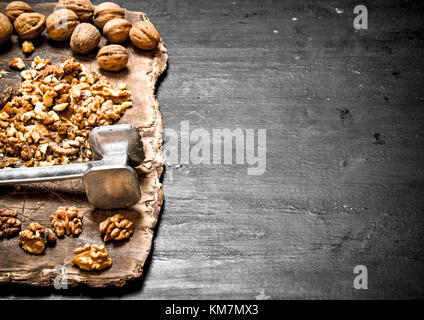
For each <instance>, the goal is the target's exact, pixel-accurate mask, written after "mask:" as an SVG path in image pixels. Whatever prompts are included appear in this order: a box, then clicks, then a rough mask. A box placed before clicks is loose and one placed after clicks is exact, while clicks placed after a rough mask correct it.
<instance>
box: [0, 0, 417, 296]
mask: <svg viewBox="0 0 424 320" xmlns="http://www.w3.org/2000/svg"><path fill="white" fill-rule="evenodd" d="M31 2H32V1H31ZM117 2H118V3H119V4H121V5H122V6H123V7H126V8H128V9H130V10H141V11H145V12H146V13H148V15H149V16H150V17H151V19H152V21H153V22H154V23H155V25H156V26H157V28H158V30H159V31H160V33H161V35H162V37H163V38H164V40H165V42H166V45H167V48H168V52H169V69H168V72H167V74H166V75H165V77H163V80H162V82H161V85H160V87H159V89H158V98H159V102H160V104H161V110H162V112H163V115H164V119H165V126H166V128H168V129H173V130H175V131H176V132H179V130H180V126H181V122H183V121H188V122H189V125H190V130H191V131H192V130H195V129H199V128H201V129H204V130H206V132H207V133H209V134H210V135H212V132H213V130H214V129H225V128H228V129H231V130H233V129H236V128H240V129H241V130H242V132H246V130H247V129H255V130H256V131H255V132H256V133H257V130H258V129H266V138H267V141H266V160H267V161H266V171H265V172H264V173H263V174H262V175H259V176H254V175H248V174H247V168H248V167H249V165H248V164H236V163H235V160H233V164H231V165H230V164H226V165H224V164H221V165H219V164H200V165H198V164H193V163H191V164H183V165H182V166H181V167H179V168H176V165H177V163H172V165H171V166H167V168H166V172H165V175H164V177H163V184H164V191H165V206H164V210H163V212H162V214H161V217H160V223H159V225H158V232H157V235H156V237H155V240H154V246H153V252H152V255H151V259H150V260H149V263H148V264H147V269H146V273H145V276H144V277H143V278H142V279H141V280H140V281H137V282H135V283H132V284H130V285H129V286H127V287H125V288H123V289H120V290H107V291H104V290H103V291H92V290H86V289H79V290H73V291H69V290H68V291H56V292H52V291H50V290H41V289H28V288H21V287H12V288H3V289H2V296H3V297H6V298H13V297H27V296H38V297H42V298H46V297H49V298H60V297H62V296H63V295H65V296H66V297H71V298H72V297H75V298H80V297H82V296H88V297H101V296H105V297H116V296H119V297H122V298H141V299H158V298H164V299H177V298H182V299H185V298H188V299H197V298H203V299H208V298H212V299H214V298H235V299H239V298H240V299H255V298H271V299H281V298H359V299H363V298H418V297H421V298H422V297H424V272H423V271H424V261H423V260H424V251H423V245H424V231H423V230H424V211H423V210H424V197H423V195H424V194H423V191H424V172H423V169H424V168H423V161H424V144H423V143H424V81H423V80H424V77H423V74H424V73H423V71H424V69H423V67H424V38H423V34H424V21H423V19H422V17H423V14H424V5H423V4H422V3H421V4H420V3H418V2H415V1H384V0H378V1H312V0H310V1H295V0H290V1H253V0H250V1H249V0H248V1H241V0H227V1H224V0H219V1H207V0H203V1H197V0H196V1H195V0H193V1H178V2H177V1H165V0H159V1H143V2H140V3H139V2H136V1H128V0H125V1H117ZM96 3H98V1H96ZM358 4H364V5H366V6H367V8H368V14H369V16H368V30H356V29H355V28H354V27H353V20H354V18H355V14H354V13H353V8H354V7H355V6H356V5H358ZM294 18H296V19H294ZM193 144H194V143H193ZM357 265H364V266H366V267H367V269H368V290H356V289H354V287H353V280H354V278H355V276H356V274H354V272H353V271H354V267H355V266H357Z"/></svg>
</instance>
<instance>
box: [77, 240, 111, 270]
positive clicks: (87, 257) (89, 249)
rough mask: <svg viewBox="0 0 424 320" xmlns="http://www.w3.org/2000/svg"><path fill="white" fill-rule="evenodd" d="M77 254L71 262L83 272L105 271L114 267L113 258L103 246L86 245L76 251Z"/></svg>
mask: <svg viewBox="0 0 424 320" xmlns="http://www.w3.org/2000/svg"><path fill="white" fill-rule="evenodd" d="M74 253H75V254H77V256H75V257H74V258H73V259H72V260H71V262H72V263H73V264H75V265H77V266H78V267H79V268H80V269H82V270H87V271H92V270H103V269H106V268H108V267H110V266H111V265H112V258H111V257H109V252H108V251H107V250H106V249H105V247H103V246H98V245H95V244H91V245H90V244H86V245H85V246H84V247H79V248H77V249H75V250H74Z"/></svg>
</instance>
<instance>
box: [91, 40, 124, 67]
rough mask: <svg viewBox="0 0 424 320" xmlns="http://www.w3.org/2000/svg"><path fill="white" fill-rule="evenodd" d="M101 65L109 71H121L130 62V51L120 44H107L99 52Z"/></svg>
mask: <svg viewBox="0 0 424 320" xmlns="http://www.w3.org/2000/svg"><path fill="white" fill-rule="evenodd" d="M97 63H98V64H99V67H100V68H102V69H103V70H107V71H119V70H121V69H123V68H125V66H126V65H127V63H128V52H127V49H125V48H124V47H123V46H120V45H119V44H111V45H109V46H105V47H103V48H101V49H100V50H99V52H98V53H97Z"/></svg>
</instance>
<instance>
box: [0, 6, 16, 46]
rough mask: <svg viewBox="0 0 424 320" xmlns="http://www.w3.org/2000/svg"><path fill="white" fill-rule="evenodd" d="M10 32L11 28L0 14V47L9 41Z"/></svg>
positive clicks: (5, 18)
mask: <svg viewBox="0 0 424 320" xmlns="http://www.w3.org/2000/svg"><path fill="white" fill-rule="evenodd" d="M12 32H13V26H12V24H11V23H10V21H9V19H8V18H7V17H6V16H5V15H4V14H3V13H0V45H2V44H5V43H6V42H7V41H9V39H10V36H11V35H12Z"/></svg>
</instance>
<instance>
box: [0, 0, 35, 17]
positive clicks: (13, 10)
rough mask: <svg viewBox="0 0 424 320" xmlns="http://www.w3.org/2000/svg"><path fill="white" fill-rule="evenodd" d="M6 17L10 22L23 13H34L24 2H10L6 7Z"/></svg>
mask: <svg viewBox="0 0 424 320" xmlns="http://www.w3.org/2000/svg"><path fill="white" fill-rule="evenodd" d="M5 11H6V16H7V17H8V18H9V19H10V21H12V22H13V21H15V19H16V18H17V17H18V16H19V15H20V14H22V13H24V12H34V9H33V8H32V7H31V6H30V5H29V4H28V3H26V2H23V1H12V2H10V3H9V4H8V5H7V6H6V10H5Z"/></svg>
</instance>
